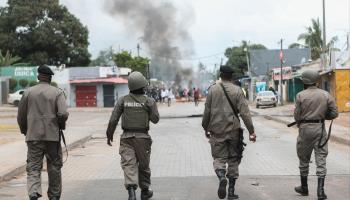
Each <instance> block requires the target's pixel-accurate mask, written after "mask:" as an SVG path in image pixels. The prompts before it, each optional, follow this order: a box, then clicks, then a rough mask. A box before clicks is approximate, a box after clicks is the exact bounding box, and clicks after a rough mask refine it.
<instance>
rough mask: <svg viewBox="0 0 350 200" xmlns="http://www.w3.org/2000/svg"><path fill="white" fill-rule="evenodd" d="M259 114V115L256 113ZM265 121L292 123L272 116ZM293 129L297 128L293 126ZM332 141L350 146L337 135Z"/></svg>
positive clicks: (348, 141)
mask: <svg viewBox="0 0 350 200" xmlns="http://www.w3.org/2000/svg"><path fill="white" fill-rule="evenodd" d="M253 113H256V112H253ZM256 114H258V113H256ZM264 118H265V119H268V120H273V121H275V122H279V123H281V124H285V125H287V124H289V123H290V122H289V121H286V120H283V119H278V118H277V117H272V116H264ZM293 128H295V129H296V128H297V126H293ZM329 140H330V141H332V142H337V143H339V144H343V145H350V140H347V139H344V138H341V137H338V136H335V135H331V137H330V138H329Z"/></svg>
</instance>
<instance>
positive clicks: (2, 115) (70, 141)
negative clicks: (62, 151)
mask: <svg viewBox="0 0 350 200" xmlns="http://www.w3.org/2000/svg"><path fill="white" fill-rule="evenodd" d="M175 104H176V106H175ZM157 105H158V109H159V113H160V116H161V118H162V119H166V118H184V117H191V116H197V115H201V114H203V110H204V103H203V102H201V103H200V104H199V106H197V107H195V105H194V103H193V102H192V103H177V102H172V105H171V106H170V107H168V105H167V104H157ZM112 110H113V108H70V109H69V112H70V116H69V120H68V124H67V131H65V136H66V141H67V146H68V149H72V148H74V147H76V146H80V145H82V144H84V143H85V142H86V141H88V140H89V139H90V138H91V137H92V135H95V134H102V135H104V134H105V131H106V127H107V125H108V121H109V117H110V115H111V112H112ZM16 116H17V108H15V107H12V106H9V107H0V163H1V165H0V182H2V181H6V180H10V179H12V178H13V177H15V176H17V175H19V174H22V173H23V172H24V171H25V166H26V163H25V161H26V156H27V146H26V144H25V138H24V136H23V135H21V134H20V131H19V128H18V125H17V120H16ZM62 145H63V144H62Z"/></svg>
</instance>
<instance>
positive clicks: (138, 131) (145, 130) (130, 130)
mask: <svg viewBox="0 0 350 200" xmlns="http://www.w3.org/2000/svg"><path fill="white" fill-rule="evenodd" d="M123 131H124V132H129V133H148V129H126V128H123Z"/></svg>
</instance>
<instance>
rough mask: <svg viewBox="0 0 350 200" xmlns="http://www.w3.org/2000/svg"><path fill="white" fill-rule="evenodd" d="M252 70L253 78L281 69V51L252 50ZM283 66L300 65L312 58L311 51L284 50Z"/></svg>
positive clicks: (250, 52)
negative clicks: (274, 69)
mask: <svg viewBox="0 0 350 200" xmlns="http://www.w3.org/2000/svg"><path fill="white" fill-rule="evenodd" d="M249 54H250V68H251V71H252V74H253V76H259V75H267V74H268V73H269V71H270V70H272V69H273V68H276V67H279V66H280V65H281V64H280V58H279V56H280V50H279V49H275V50H265V49H261V50H250V51H249ZM283 54H284V63H283V66H284V67H285V66H292V65H299V64H302V63H305V62H307V61H308V60H310V58H311V51H310V49H308V48H306V49H283Z"/></svg>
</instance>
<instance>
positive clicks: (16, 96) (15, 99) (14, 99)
mask: <svg viewBox="0 0 350 200" xmlns="http://www.w3.org/2000/svg"><path fill="white" fill-rule="evenodd" d="M23 93H24V90H17V91H16V92H14V93H11V94H9V95H8V98H7V102H8V103H9V104H12V105H14V106H18V104H19V101H20V100H21V98H22V95H23Z"/></svg>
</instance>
